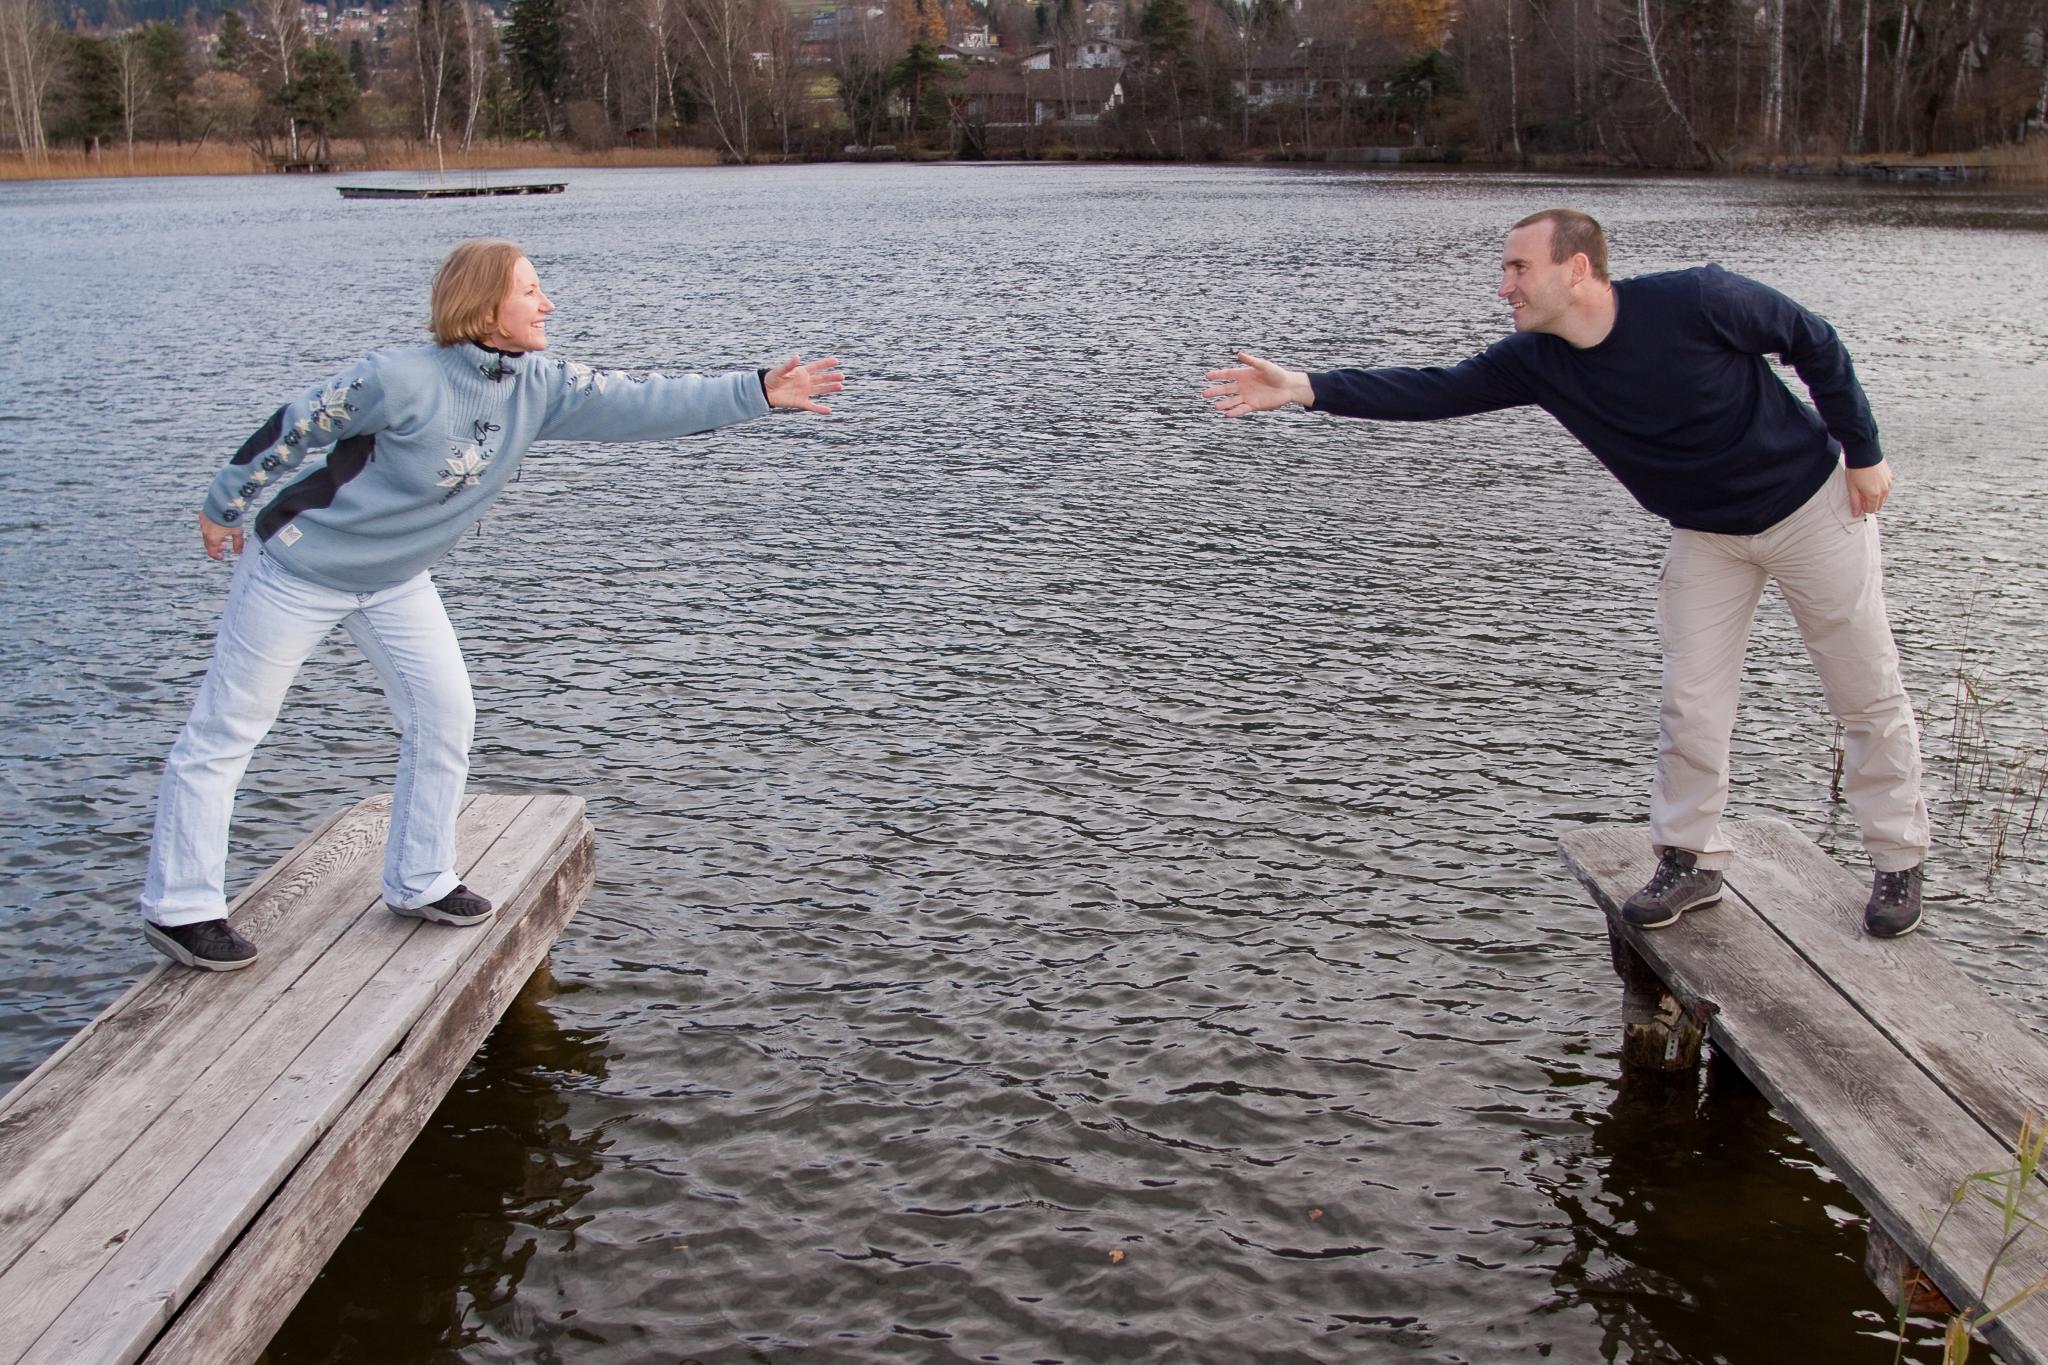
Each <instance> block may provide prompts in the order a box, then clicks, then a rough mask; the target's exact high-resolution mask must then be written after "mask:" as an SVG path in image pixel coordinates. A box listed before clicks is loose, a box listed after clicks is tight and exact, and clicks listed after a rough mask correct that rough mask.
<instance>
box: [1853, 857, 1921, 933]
mask: <svg viewBox="0 0 2048 1365" xmlns="http://www.w3.org/2000/svg"><path fill="white" fill-rule="evenodd" d="M1919 927H1920V869H1919V868H1917V867H1909V868H1907V869H1906V870H1905V871H1904V872H1880V873H1878V874H1877V875H1876V876H1875V877H1874V878H1872V879H1871V883H1870V899H1869V900H1868V901H1866V902H1865V903H1864V906H1863V928H1864V929H1865V931H1867V932H1868V933H1869V935H1870V936H1871V937H1872V938H1898V937H1899V936H1900V935H1901V934H1910V933H1912V932H1913V931H1914V930H1915V929H1918V928H1919Z"/></svg>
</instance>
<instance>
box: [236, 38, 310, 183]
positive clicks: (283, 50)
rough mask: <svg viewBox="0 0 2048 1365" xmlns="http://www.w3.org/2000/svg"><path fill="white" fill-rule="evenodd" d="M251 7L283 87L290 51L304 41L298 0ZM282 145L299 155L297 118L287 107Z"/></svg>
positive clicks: (287, 79)
mask: <svg viewBox="0 0 2048 1365" xmlns="http://www.w3.org/2000/svg"><path fill="white" fill-rule="evenodd" d="M249 8H250V11H251V12H252V13H253V14H254V15H255V18H256V22H255V23H254V24H253V25H251V27H252V28H254V29H255V30H256V32H257V35H258V39H259V41H260V42H261V43H262V44H263V47H264V49H265V54H266V56H267V55H268V54H270V53H275V54H276V56H277V84H276V86H275V87H274V88H275V89H280V90H281V89H283V88H284V87H285V86H287V85H289V84H291V81H292V74H293V73H292V54H293V53H295V52H297V51H298V50H299V48H300V46H301V45H302V44H303V43H304V41H305V36H306V34H305V29H304V28H303V26H302V25H301V23H300V20H299V14H300V7H299V0H253V3H252V4H251V5H250V7H249ZM285 145H286V147H287V148H288V149H289V151H290V154H291V159H292V160H294V161H297V160H298V159H299V121H298V119H296V118H294V117H293V116H292V114H291V112H290V111H289V110H287V111H286V112H285Z"/></svg>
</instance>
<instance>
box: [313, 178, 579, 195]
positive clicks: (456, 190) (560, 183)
mask: <svg viewBox="0 0 2048 1365" xmlns="http://www.w3.org/2000/svg"><path fill="white" fill-rule="evenodd" d="M568 183H569V182H568V181H566V180H551V181H548V182H546V183H544V184H534V185H336V186H335V188H336V189H337V190H339V191H341V197H342V198H344V199H478V198H488V197H491V196H494V195H501V194H560V193H561V192H562V191H563V190H565V189H567V188H568Z"/></svg>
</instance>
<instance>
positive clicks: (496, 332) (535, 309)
mask: <svg viewBox="0 0 2048 1365" xmlns="http://www.w3.org/2000/svg"><path fill="white" fill-rule="evenodd" d="M554 311H555V305H554V303H553V302H552V301H551V300H550V299H549V298H548V296H547V295H546V294H544V293H542V292H541V288H540V275H539V274H538V273H537V272H536V271H535V270H534V268H533V262H532V261H529V260H527V259H526V258H525V257H524V256H521V257H520V258H519V259H518V260H517V261H515V262H513V265H512V282H511V284H510V285H509V286H508V287H507V288H506V290H505V297H504V298H503V299H502V300H500V301H499V303H498V318H497V323H496V326H495V328H494V329H493V331H492V332H491V334H490V335H489V336H487V337H485V338H484V345H486V346H493V347H496V348H497V349H498V350H501V351H545V350H546V349H547V348H548V314H550V313H552V312H554Z"/></svg>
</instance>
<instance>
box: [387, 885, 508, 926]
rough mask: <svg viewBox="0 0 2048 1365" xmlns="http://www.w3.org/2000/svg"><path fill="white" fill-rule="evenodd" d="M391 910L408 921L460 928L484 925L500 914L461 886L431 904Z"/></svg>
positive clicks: (479, 897) (475, 894)
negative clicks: (426, 921)
mask: <svg viewBox="0 0 2048 1365" xmlns="http://www.w3.org/2000/svg"><path fill="white" fill-rule="evenodd" d="M386 904H387V905H389V904H390V903H389V902H388V901H387V902H386ZM390 908H391V913H392V914H394V915H402V916H404V917H405V918H406V919H423V920H431V921H433V922H434V923H435V924H453V925H455V926H457V927H458V928H460V927H466V926H468V925H471V924H482V923H483V922H484V921H485V920H487V919H489V918H490V917H491V916H493V915H495V914H497V913H498V908H497V907H496V906H494V905H492V904H491V903H490V902H489V901H488V900H485V899H484V898H483V897H482V896H479V895H478V894H477V893H476V892H474V891H472V890H470V889H469V888H468V887H466V886H462V885H460V884H458V885H457V886H456V888H455V889H454V890H453V891H450V892H449V893H448V894H447V895H445V896H443V897H441V899H439V900H437V901H434V902H432V903H430V904H427V905H415V906H412V907H411V908H407V907H405V906H402V905H392V906H391V907H390Z"/></svg>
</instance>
